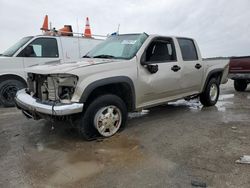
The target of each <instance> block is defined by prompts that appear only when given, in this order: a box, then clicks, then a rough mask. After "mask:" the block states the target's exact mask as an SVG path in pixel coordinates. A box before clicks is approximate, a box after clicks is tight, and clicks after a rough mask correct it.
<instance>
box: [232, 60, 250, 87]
mask: <svg viewBox="0 0 250 188" xmlns="http://www.w3.org/2000/svg"><path fill="white" fill-rule="evenodd" d="M228 77H229V78H231V79H232V80H234V89H235V90H236V91H245V90H246V88H247V85H248V84H249V83H250V56H244V57H233V58H231V59H230V63H229V75H228Z"/></svg>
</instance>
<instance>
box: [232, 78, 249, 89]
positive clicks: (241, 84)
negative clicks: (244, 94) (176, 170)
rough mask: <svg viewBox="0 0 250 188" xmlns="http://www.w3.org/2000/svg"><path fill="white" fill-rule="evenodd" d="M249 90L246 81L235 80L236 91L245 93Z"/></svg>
mask: <svg viewBox="0 0 250 188" xmlns="http://www.w3.org/2000/svg"><path fill="white" fill-rule="evenodd" d="M246 88H247V81H246V80H234V89H235V90H236V91H245V90H246Z"/></svg>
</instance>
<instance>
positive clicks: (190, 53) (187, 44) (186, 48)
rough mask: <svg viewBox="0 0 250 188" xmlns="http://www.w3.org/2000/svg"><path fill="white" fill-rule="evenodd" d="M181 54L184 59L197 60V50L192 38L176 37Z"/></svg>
mask: <svg viewBox="0 0 250 188" xmlns="http://www.w3.org/2000/svg"><path fill="white" fill-rule="evenodd" d="M178 42H179V45H180V48H181V54H182V58H183V60H184V61H195V60H198V55H197V51H196V48H195V45H194V42H193V40H192V39H184V38H179V39H178Z"/></svg>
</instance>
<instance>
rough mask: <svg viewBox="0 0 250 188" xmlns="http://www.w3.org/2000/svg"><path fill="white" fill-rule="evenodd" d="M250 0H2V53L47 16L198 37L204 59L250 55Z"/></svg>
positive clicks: (96, 26) (103, 28)
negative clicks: (88, 20)
mask: <svg viewBox="0 0 250 188" xmlns="http://www.w3.org/2000/svg"><path fill="white" fill-rule="evenodd" d="M249 10H250V0H234V1H228V0H185V1H184V0H154V1H153V0H126V1H123V0H112V1H111V0H99V1H97V0H81V1H80V0H60V1H52V0H20V1H18V0H15V1H14V0H0V24H1V34H0V52H3V51H4V50H5V49H6V48H8V47H9V46H11V45H12V44H13V43H15V42H16V41H17V40H19V39H20V38H22V37H24V36H27V35H36V34H41V31H40V30H39V29H40V28H41V26H42V23H43V19H44V16H45V14H48V15H49V21H50V22H52V25H53V26H54V27H56V28H57V29H59V28H61V27H62V26H63V25H64V24H69V25H72V26H73V29H74V31H75V32H76V31H77V20H78V25H79V29H80V32H82V31H83V28H84V25H85V18H86V17H87V16H88V17H89V19H90V26H91V29H92V33H94V34H101V35H106V34H108V33H112V32H114V31H116V30H117V26H118V24H120V33H137V32H146V33H148V34H162V35H178V36H186V37H192V38H195V39H196V40H197V42H198V44H199V46H200V48H201V52H202V56H203V57H214V56H233V55H250V11H249Z"/></svg>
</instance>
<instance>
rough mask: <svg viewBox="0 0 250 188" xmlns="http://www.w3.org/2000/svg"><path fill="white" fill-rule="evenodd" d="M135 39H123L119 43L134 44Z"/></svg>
mask: <svg viewBox="0 0 250 188" xmlns="http://www.w3.org/2000/svg"><path fill="white" fill-rule="evenodd" d="M135 43H136V40H123V41H122V42H121V44H135Z"/></svg>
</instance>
